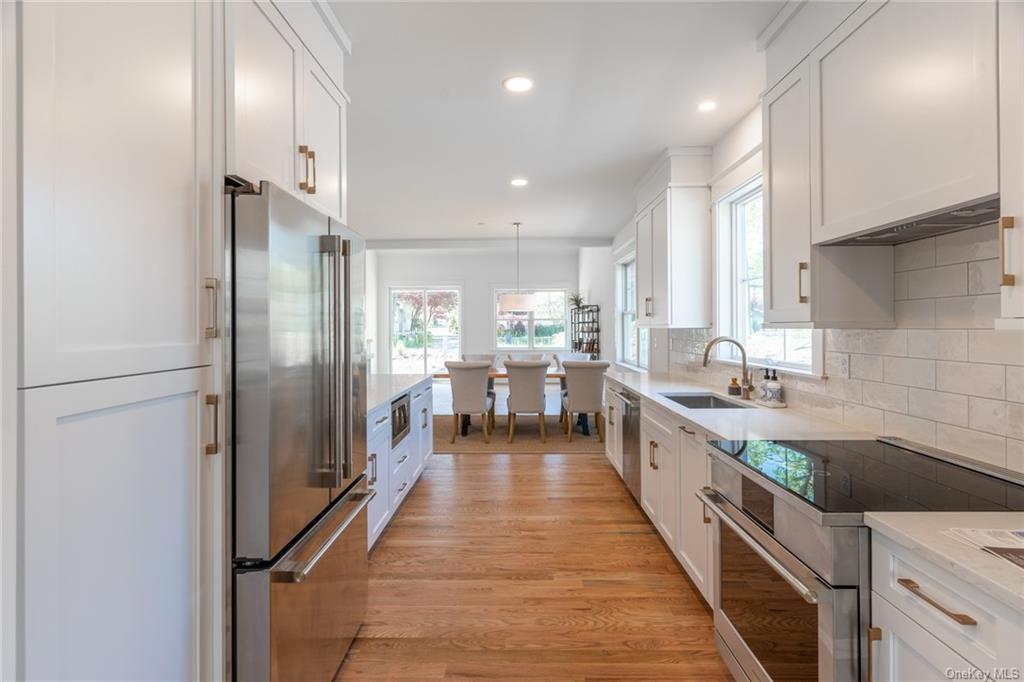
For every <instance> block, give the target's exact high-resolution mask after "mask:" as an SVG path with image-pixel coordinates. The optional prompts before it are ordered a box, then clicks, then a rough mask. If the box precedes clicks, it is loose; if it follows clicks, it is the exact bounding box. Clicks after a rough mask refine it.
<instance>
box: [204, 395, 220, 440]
mask: <svg viewBox="0 0 1024 682" xmlns="http://www.w3.org/2000/svg"><path fill="white" fill-rule="evenodd" d="M206 404H207V405H209V406H210V407H212V408H213V442H212V443H207V444H206V448H205V450H204V451H205V452H206V454H208V455H216V454H217V453H218V452H220V425H219V424H218V423H217V417H218V414H217V405H219V404H220V396H218V395H207V396H206Z"/></svg>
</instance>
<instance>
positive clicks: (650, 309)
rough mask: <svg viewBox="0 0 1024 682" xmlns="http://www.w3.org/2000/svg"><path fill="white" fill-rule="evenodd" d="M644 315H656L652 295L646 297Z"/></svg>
mask: <svg viewBox="0 0 1024 682" xmlns="http://www.w3.org/2000/svg"><path fill="white" fill-rule="evenodd" d="M644 315H646V316H647V317H654V299H653V298H651V297H650V296H648V297H647V298H645V299H644Z"/></svg>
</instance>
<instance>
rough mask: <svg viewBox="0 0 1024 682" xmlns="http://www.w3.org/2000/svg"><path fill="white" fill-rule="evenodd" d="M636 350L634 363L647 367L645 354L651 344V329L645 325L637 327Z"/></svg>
mask: <svg viewBox="0 0 1024 682" xmlns="http://www.w3.org/2000/svg"><path fill="white" fill-rule="evenodd" d="M636 335H637V346H638V348H637V351H636V364H637V365H639V366H640V367H643V368H645V369H646V368H647V364H648V362H647V356H648V354H649V352H650V346H651V330H650V329H648V328H647V327H637V334H636Z"/></svg>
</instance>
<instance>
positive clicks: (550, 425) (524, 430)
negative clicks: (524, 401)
mask: <svg viewBox="0 0 1024 682" xmlns="http://www.w3.org/2000/svg"><path fill="white" fill-rule="evenodd" d="M495 419H496V423H495V425H494V431H492V432H491V442H490V443H485V442H484V437H483V436H484V434H483V431H482V429H481V426H480V417H479V416H476V415H474V416H473V418H472V419H471V420H470V427H469V432H468V433H467V435H465V436H461V435H460V436H456V438H455V442H454V443H452V442H451V439H452V416H451V415H450V414H443V415H437V416H435V417H434V452H438V453H443V452H447V453H455V454H458V453H470V452H501V453H506V452H529V453H534V452H536V453H558V454H574V453H585V454H593V453H603V452H604V443H602V442H601V441H600V440H599V439H598V437H597V430H596V429H595V428H594V416H593V415H590V435H589V436H584V435H583V434H582V433H580V430H579V426H577V427H576V430H575V431H573V434H572V442H571V443H570V442H569V441H567V440H566V439H565V432H564V431H562V425H561V424H559V423H558V415H548V416H547V418H546V419H545V420H544V424H545V427H546V430H547V442H546V443H542V442H541V440H540V428H539V425H538V424H537V415H533V414H524V415H519V416H517V417H516V435H515V440H513V441H512V442H511V443H509V442H508V416H507V415H503V414H499V415H498V416H497V417H496V418H495Z"/></svg>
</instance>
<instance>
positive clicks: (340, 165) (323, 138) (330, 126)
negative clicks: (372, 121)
mask: <svg viewBox="0 0 1024 682" xmlns="http://www.w3.org/2000/svg"><path fill="white" fill-rule="evenodd" d="M303 76H304V78H303V88H302V94H303V105H302V112H303V120H302V125H303V135H302V140H303V144H306V145H308V146H309V148H310V149H311V150H312V153H313V155H314V156H313V158H311V159H308V158H307V159H306V161H308V162H309V164H310V166H311V169H312V173H313V176H312V177H311V180H313V181H314V193H313V194H310V195H309V201H310V203H312V204H313V205H315V206H317V207H318V208H320V210H322V211H324V212H325V213H327V214H329V215H334V216H338V217H339V218H341V221H342V222H345V221H347V220H348V216H347V215H346V213H347V211H346V210H345V203H344V202H343V200H342V199H343V197H344V195H345V191H344V190H345V187H346V185H347V181H348V180H347V177H346V163H345V158H346V155H345V152H346V147H347V145H346V144H345V133H346V125H345V121H346V106H347V103H346V101H345V96H344V95H343V94H342V92H341V90H339V89H338V87H337V86H336V85H334V83H333V82H331V79H330V77H329V76H328V75H327V72H326V71H324V69H323V68H322V67H321V66H320V65H319V64H318V63H317V61H316V60H315V59H313V58H312V57H311V56H310V55H308V54H307V55H306V58H305V60H304V62H303Z"/></svg>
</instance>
